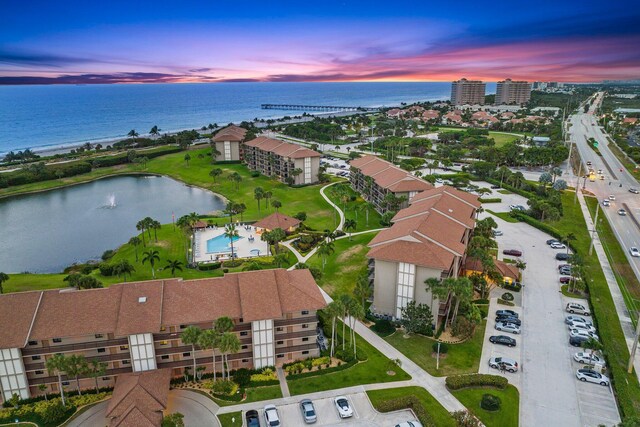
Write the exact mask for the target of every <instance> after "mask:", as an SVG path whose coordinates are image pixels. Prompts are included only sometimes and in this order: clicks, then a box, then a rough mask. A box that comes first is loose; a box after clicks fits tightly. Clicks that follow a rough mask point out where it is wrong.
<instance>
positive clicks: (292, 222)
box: [253, 212, 300, 230]
mask: <svg viewBox="0 0 640 427" xmlns="http://www.w3.org/2000/svg"><path fill="white" fill-rule="evenodd" d="M253 225H254V226H255V227H258V228H265V229H267V230H275V229H276V228H281V229H283V230H288V229H289V227H297V226H298V225H300V220H299V219H296V218H293V217H290V216H287V215H285V214H282V213H280V212H274V213H272V214H271V215H269V216H266V217H264V218H262V219H261V220H260V221H258V222H256V223H255V224H253Z"/></svg>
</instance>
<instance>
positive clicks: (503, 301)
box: [498, 298, 515, 307]
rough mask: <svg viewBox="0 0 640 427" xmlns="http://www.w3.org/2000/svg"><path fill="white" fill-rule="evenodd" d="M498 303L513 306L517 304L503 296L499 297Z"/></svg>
mask: <svg viewBox="0 0 640 427" xmlns="http://www.w3.org/2000/svg"><path fill="white" fill-rule="evenodd" d="M498 304H502V305H506V306H508V307H513V306H514V305H515V304H514V303H512V302H511V301H505V300H503V299H502V298H498Z"/></svg>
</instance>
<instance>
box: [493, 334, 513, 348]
mask: <svg viewBox="0 0 640 427" xmlns="http://www.w3.org/2000/svg"><path fill="white" fill-rule="evenodd" d="M489 342H491V343H493V344H500V345H506V346H507V347H515V346H516V340H515V339H514V338H511V337H508V336H506V335H492V336H490V337H489Z"/></svg>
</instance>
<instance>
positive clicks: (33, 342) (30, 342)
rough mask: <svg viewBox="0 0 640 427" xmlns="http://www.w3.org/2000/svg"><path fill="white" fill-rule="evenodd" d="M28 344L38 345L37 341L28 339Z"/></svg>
mask: <svg viewBox="0 0 640 427" xmlns="http://www.w3.org/2000/svg"><path fill="white" fill-rule="evenodd" d="M29 345H38V341H29Z"/></svg>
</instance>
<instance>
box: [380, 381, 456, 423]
mask: <svg viewBox="0 0 640 427" xmlns="http://www.w3.org/2000/svg"><path fill="white" fill-rule="evenodd" d="M367 395H368V396H369V400H371V404H372V405H373V407H374V408H376V410H380V409H379V408H381V407H383V405H384V403H385V402H388V401H390V400H395V399H402V398H407V397H409V396H415V397H416V398H417V399H418V401H419V402H420V403H421V404H422V406H423V408H424V410H425V411H426V412H427V413H428V414H429V415H430V416H431V418H432V419H433V421H434V423H435V425H437V426H438V427H440V426H442V427H449V426H451V427H454V426H455V425H456V423H455V422H454V420H453V418H451V415H450V414H449V412H447V410H446V409H445V408H444V407H443V406H442V405H441V404H440V402H438V401H437V400H436V399H435V398H434V397H433V396H432V395H431V394H429V392H428V391H427V390H425V389H424V388H422V387H415V386H414V387H398V388H390V389H385V390H370V391H367Z"/></svg>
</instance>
